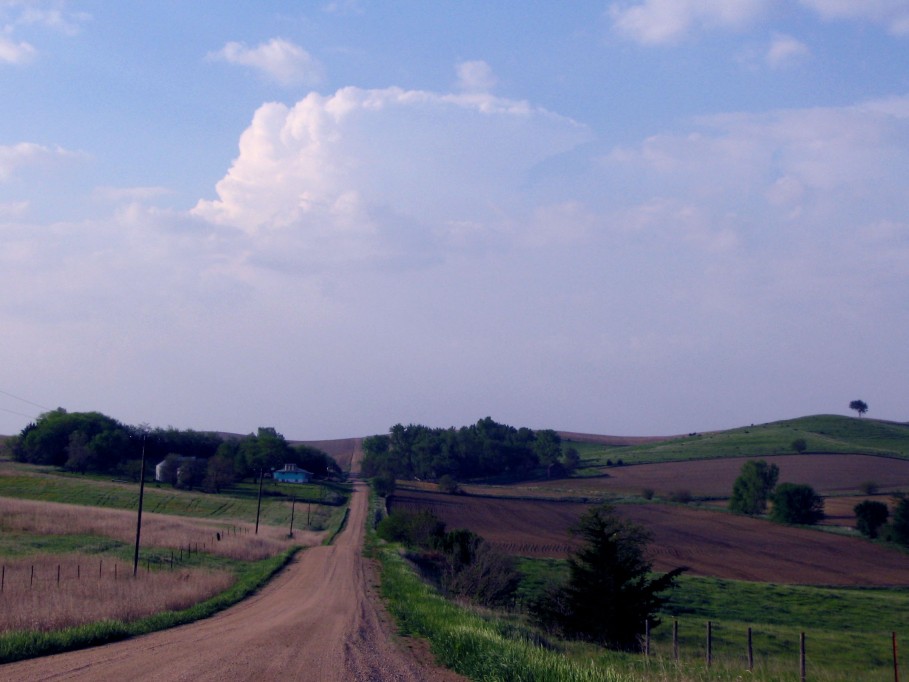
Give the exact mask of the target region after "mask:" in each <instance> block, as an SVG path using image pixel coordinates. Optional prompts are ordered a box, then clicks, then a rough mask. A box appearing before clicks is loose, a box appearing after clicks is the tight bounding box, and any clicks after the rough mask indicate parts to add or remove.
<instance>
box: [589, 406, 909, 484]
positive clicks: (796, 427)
mask: <svg viewBox="0 0 909 682" xmlns="http://www.w3.org/2000/svg"><path fill="white" fill-rule="evenodd" d="M796 438H804V439H805V441H806V443H807V445H808V453H812V452H825V453H828V452H829V453H849V454H868V455H885V456H890V457H901V458H906V459H909V424H897V423H893V422H883V421H878V420H874V419H858V418H854V417H842V416H836V415H817V416H813V417H801V418H799V419H789V420H785V421H779V422H771V423H768V424H758V425H755V426H745V427H741V428H737V429H729V430H727V431H718V432H715V433H702V434H696V435H692V436H684V437H682V438H676V439H673V440H667V441H662V442H658V443H649V444H646V445H635V446H628V447H610V446H604V445H595V444H591V443H572V445H573V446H574V447H576V448H577V449H578V451H579V453H580V455H581V459H582V467H583V468H582V470H581V471H580V472H579V475H584V474H585V473H586V474H588V475H590V474H591V473H594V472H593V468H597V467H603V466H606V462H607V460H610V459H611V460H612V462H613V463H614V464H615V463H616V462H617V461H618V460H622V462H623V463H624V464H642V463H648V462H668V461H678V460H686V459H710V458H717V457H749V456H758V457H761V456H768V455H783V454H795V451H794V450H793V449H792V441H794V440H795V439H796ZM585 470H586V471H585Z"/></svg>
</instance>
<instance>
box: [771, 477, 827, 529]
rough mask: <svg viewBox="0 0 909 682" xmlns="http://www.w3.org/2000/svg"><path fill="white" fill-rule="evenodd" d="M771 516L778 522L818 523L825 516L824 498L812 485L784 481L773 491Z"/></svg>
mask: <svg viewBox="0 0 909 682" xmlns="http://www.w3.org/2000/svg"><path fill="white" fill-rule="evenodd" d="M770 518H771V519H772V520H773V521H776V522H778V523H792V524H804V525H810V524H814V523H817V522H818V521H820V520H821V519H822V518H824V499H823V498H822V497H821V496H820V495H818V494H817V493H816V492H814V488H812V487H811V486H810V485H805V484H803V483H782V484H780V485H779V486H778V487H777V489H776V490H775V491H774V493H773V511H772V512H771V513H770Z"/></svg>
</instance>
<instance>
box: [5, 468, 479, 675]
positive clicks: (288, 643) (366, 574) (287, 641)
mask: <svg viewBox="0 0 909 682" xmlns="http://www.w3.org/2000/svg"><path fill="white" fill-rule="evenodd" d="M355 485H356V490H355V492H354V494H353V496H352V497H351V511H350V517H349V519H348V524H347V527H346V529H345V530H344V531H343V532H342V533H341V534H340V535H339V536H338V538H337V540H336V542H335V544H334V545H331V546H327V547H323V546H320V547H313V548H310V549H307V550H305V551H303V552H301V553H300V554H298V555H297V557H296V558H295V559H294V561H293V562H292V563H291V564H290V565H289V566H288V567H287V568H285V569H284V570H283V571H282V572H281V573H280V574H279V575H278V576H276V577H275V578H274V579H273V580H272V581H271V582H270V583H269V584H268V585H267V586H266V587H265V588H264V589H262V590H261V591H260V592H259V593H257V594H256V595H255V596H253V597H251V598H249V599H247V600H245V601H243V602H241V603H240V604H238V605H236V606H234V607H232V608H230V609H228V610H226V611H224V612H222V613H220V614H218V615H216V616H213V617H212V618H209V619H206V620H202V621H198V622H196V623H192V624H189V625H184V626H181V627H178V628H173V629H170V630H164V631H162V632H157V633H154V634H150V635H145V636H142V637H137V638H135V639H131V640H127V641H124V642H118V643H115V644H109V645H106V646H100V647H94V648H91V649H84V650H81V651H74V652H69V653H65V654H58V655H56V656H47V657H44V658H38V659H33V660H29V661H22V662H18V663H11V664H7V665H4V666H0V680H16V681H17V682H18V681H25V680H123V681H129V682H136V681H138V680H168V681H178V680H187V681H189V680H193V681H197V680H217V681H218V682H229V681H232V680H320V681H326V682H331V681H334V680H337V681H338V682H341V681H344V682H348V681H350V680H370V681H372V680H457V679H461V678H459V677H457V676H455V675H454V674H453V673H451V672H450V671H446V670H443V669H438V668H434V667H432V665H431V662H429V661H427V660H426V659H428V658H429V656H428V654H427V653H426V647H425V646H424V645H421V644H420V643H414V642H410V646H409V648H408V647H407V643H408V640H406V639H401V638H398V637H396V636H394V635H392V634H390V631H391V630H392V629H393V628H392V626H391V625H390V624H389V622H388V620H387V617H386V616H385V615H384V612H383V610H382V607H381V604H380V603H379V601H378V599H377V598H376V597H375V594H374V589H373V583H374V579H373V578H372V575H371V572H372V568H371V566H370V564H369V562H368V560H367V559H365V558H364V557H363V553H362V549H363V528H364V521H365V518H366V510H367V494H366V489H365V485H364V484H363V483H359V482H358V483H356V484H355ZM418 659H423V660H418Z"/></svg>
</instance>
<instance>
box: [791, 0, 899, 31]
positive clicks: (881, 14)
mask: <svg viewBox="0 0 909 682" xmlns="http://www.w3.org/2000/svg"><path fill="white" fill-rule="evenodd" d="M800 1H801V3H802V4H803V5H805V6H807V7H810V8H811V9H813V10H814V11H816V12H817V13H818V14H820V15H821V17H822V18H824V19H827V20H837V19H848V20H857V21H870V22H873V23H876V24H881V25H883V26H884V27H886V29H887V30H888V31H889V32H890V33H892V34H893V35H897V36H907V35H909V3H907V2H906V0H800Z"/></svg>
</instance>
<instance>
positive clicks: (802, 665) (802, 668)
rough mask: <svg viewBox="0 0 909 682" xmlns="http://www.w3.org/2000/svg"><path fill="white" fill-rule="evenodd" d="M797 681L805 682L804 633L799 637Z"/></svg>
mask: <svg viewBox="0 0 909 682" xmlns="http://www.w3.org/2000/svg"><path fill="white" fill-rule="evenodd" d="M799 679H800V680H801V681H802V682H805V633H804V632H803V633H801V634H800V635H799Z"/></svg>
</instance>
